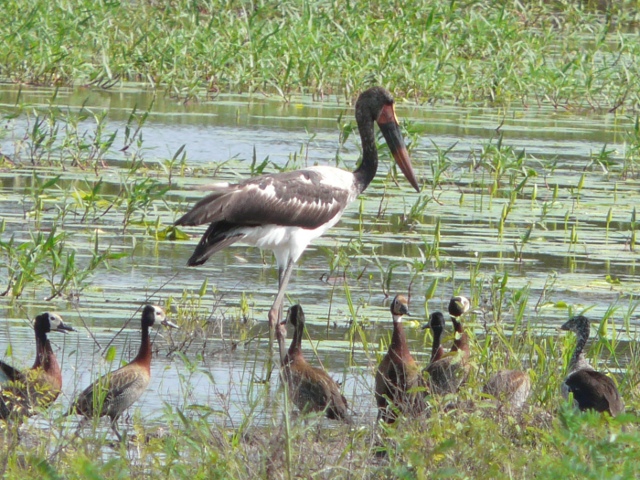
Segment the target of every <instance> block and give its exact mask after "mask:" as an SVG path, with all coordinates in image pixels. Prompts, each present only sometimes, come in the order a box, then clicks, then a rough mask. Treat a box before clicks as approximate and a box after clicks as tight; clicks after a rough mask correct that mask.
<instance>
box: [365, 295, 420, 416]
mask: <svg viewBox="0 0 640 480" xmlns="http://www.w3.org/2000/svg"><path fill="white" fill-rule="evenodd" d="M390 310H391V317H392V319H393V335H392V337H391V345H389V350H388V352H387V354H386V355H385V356H384V358H383V359H382V361H381V362H380V365H378V369H377V371H376V390H375V397H376V404H377V405H378V420H380V419H382V420H384V421H385V422H386V423H393V422H394V421H395V420H396V417H397V413H398V412H399V413H402V414H403V415H418V414H420V413H421V412H422V411H423V410H424V409H425V408H426V401H425V396H426V389H425V382H424V378H423V377H422V375H421V373H420V368H419V367H418V365H417V363H416V361H415V360H414V359H413V357H412V356H411V352H409V347H408V345H407V337H406V334H405V332H404V329H403V327H402V317H403V316H404V315H408V314H409V307H408V303H407V299H406V298H405V297H404V296H403V295H396V297H395V298H394V299H393V301H392V302H391V308H390Z"/></svg>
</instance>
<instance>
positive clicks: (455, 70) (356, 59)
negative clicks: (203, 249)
mask: <svg viewBox="0 0 640 480" xmlns="http://www.w3.org/2000/svg"><path fill="white" fill-rule="evenodd" d="M343 3H344V2H302V3H299V4H298V3H296V4H293V3H287V2H284V3H279V4H278V6H277V7H275V6H270V5H266V4H264V5H263V4H261V3H234V2H231V3H228V4H227V3H220V4H218V3H214V2H182V1H176V2H169V3H167V4H166V5H163V6H159V5H157V4H156V3H155V2H142V3H140V2H138V3H136V2H134V3H123V4H120V3H118V2H86V3H83V2H81V1H77V2H36V3H35V4H34V5H33V6H32V7H31V9H30V10H29V11H28V12H26V13H25V12H24V11H23V10H24V7H23V6H22V4H21V3H20V2H13V1H9V2H5V5H4V7H3V8H4V9H5V15H8V18H16V21H15V22H4V23H3V24H2V25H0V36H2V38H4V39H5V41H6V42H7V49H6V50H5V54H4V56H3V57H2V58H1V59H0V76H1V77H2V78H3V80H4V81H5V82H8V83H5V84H3V85H0V111H1V113H2V127H3V128H2V130H1V133H0V212H1V220H0V251H1V252H2V253H1V254H0V293H2V297H0V316H1V317H2V318H3V320H4V321H3V322H2V324H0V339H1V341H0V345H2V346H1V347H0V351H1V352H2V353H4V354H5V355H4V356H5V357H8V358H10V359H11V362H12V363H13V364H17V365H21V366H26V365H28V364H29V363H30V362H31V361H32V356H33V344H32V342H33V340H32V339H33V333H32V331H31V329H30V326H29V322H28V320H27V319H29V318H33V317H35V316H36V315H37V314H39V313H41V312H43V311H51V310H55V311H58V312H59V313H61V314H62V315H63V316H64V318H65V321H68V322H69V323H71V324H73V325H74V326H75V327H76V328H77V329H79V330H80V332H79V334H78V335H75V336H72V335H67V336H65V337H64V338H63V339H58V338H56V339H52V340H53V341H54V342H53V343H54V348H55V350H56V354H57V356H58V359H59V361H60V362H61V364H62V368H63V393H62V395H61V398H60V399H59V400H58V401H57V402H56V404H54V405H53V406H52V407H51V408H50V409H48V410H47V411H45V412H42V414H40V415H38V416H36V417H34V418H32V419H30V420H29V421H27V422H26V423H25V424H24V425H23V426H22V427H21V428H20V430H19V434H18V432H17V431H16V429H13V428H9V427H6V428H5V427H4V426H3V428H2V438H1V439H0V442H1V444H2V449H0V461H1V462H0V466H1V467H2V468H3V473H4V475H5V476H7V477H8V478H61V477H64V478H67V477H69V478H119V477H131V478H142V477H146V476H149V475H156V476H161V477H162V478H165V477H167V478H168V477H171V478H194V477H201V478H216V477H220V478H248V477H254V478H262V477H272V478H281V477H284V478H294V477H303V478H307V477H309V478H362V477H365V478H366V477H369V478H386V477H391V478H426V477H427V476H428V477H430V478H431V477H434V478H436V477H474V478H505V477H515V478H529V477H532V476H534V475H535V476H536V477H538V478H561V477H564V478H613V477H618V478H633V477H636V476H638V474H639V472H638V469H639V467H638V465H637V462H636V461H635V458H636V457H637V456H638V453H639V452H638V445H639V441H638V440H639V438H640V436H639V434H638V431H637V427H636V423H637V419H636V409H637V405H638V395H637V385H638V381H639V380H640V379H639V378H638V373H637V372H638V371H640V370H639V368H638V367H639V363H640V354H639V352H638V349H637V347H636V344H637V337H638V332H637V327H638V325H639V322H638V312H637V308H638V302H639V301H638V292H639V291H640V285H639V283H640V282H639V281H638V275H637V272H636V270H635V268H636V261H637V256H638V253H637V252H638V247H637V245H636V242H637V230H638V226H639V224H638V220H637V212H636V209H637V206H638V205H640V193H639V192H640V189H639V188H638V186H639V185H638V184H639V175H640V170H639V169H640V121H639V120H638V112H637V110H638V92H640V86H639V85H638V84H637V82H638V78H640V76H639V75H638V74H637V71H636V70H637V65H636V64H637V62H636V60H635V59H636V58H638V54H639V53H640V52H639V51H638V50H639V49H640V41H638V38H637V32H636V21H637V18H636V15H637V12H636V11H634V9H633V8H632V7H633V6H634V5H635V4H634V3H633V2H621V3H617V4H616V5H611V6H610V7H609V9H608V10H599V9H598V8H597V7H598V5H595V4H593V5H592V4H591V3H590V2H583V3H574V2H553V3H548V2H544V3H543V2H540V3H537V2H525V3H516V4H514V6H503V7H501V8H496V7H493V6H491V3H490V2H477V3H472V4H457V3H455V2H453V3H452V2H446V3H443V2H436V3H428V2H423V3H421V2H418V3H414V4H412V6H410V7H409V6H400V5H395V4H392V3H388V4H387V3H385V4H383V5H380V6H379V8H378V9H369V8H368V4H367V7H365V6H364V5H362V4H360V3H358V2H347V3H344V5H343ZM107 25H109V27H106V26H107ZM292 39H296V41H295V42H293V41H292ZM362 45H367V46H368V47H367V48H362ZM35 46H37V48H35ZM372 83H383V84H384V85H385V86H387V87H388V88H389V89H390V90H391V91H393V92H394V93H395V95H396V99H397V107H396V108H397V114H398V117H399V118H400V119H401V121H402V125H403V129H404V134H405V139H407V140H408V143H409V149H410V153H411V155H412V159H413V162H414V168H415V169H416V171H417V173H418V176H419V181H420V182H421V183H422V185H423V189H422V192H421V193H419V194H418V193H415V192H413V191H412V190H410V188H409V187H408V186H407V185H405V184H403V182H402V180H401V177H399V178H398V182H397V183H396V177H397V176H398V175H397V173H398V172H396V171H395V169H394V168H393V167H391V165H392V162H391V161H390V159H389V157H388V153H387V152H388V150H383V149H381V152H382V153H383V157H382V159H381V160H382V163H381V166H380V168H379V171H378V175H377V177H376V179H375V180H374V182H373V183H372V185H371V186H370V187H369V189H368V190H367V191H366V193H365V195H363V196H362V197H361V199H360V200H359V202H358V204H357V205H353V206H352V207H351V208H350V209H349V210H348V211H347V212H346V213H345V215H344V217H343V218H342V220H341V222H340V223H339V224H338V225H337V226H336V227H334V228H332V229H331V230H330V231H329V232H328V233H327V234H325V235H324V236H323V237H322V238H320V239H319V240H318V241H316V242H314V244H313V245H312V248H310V249H308V250H307V252H306V253H305V254H304V256H303V257H302V260H301V265H300V268H298V269H297V271H296V274H295V276H294V278H292V281H291V284H290V287H289V291H288V293H289V296H288V303H289V304H293V303H296V302H300V303H301V304H302V306H303V307H304V310H305V313H306V324H307V331H308V334H309V336H308V338H306V339H305V340H304V342H303V346H304V350H305V352H307V355H308V357H307V359H308V360H309V361H310V362H311V363H312V364H315V365H317V364H319V363H320V362H322V364H323V365H324V366H325V368H327V370H329V372H330V373H331V374H332V376H333V377H334V378H335V379H336V380H338V381H339V382H340V383H341V385H342V390H343V393H344V395H345V397H346V398H347V399H348V401H349V402H350V404H352V405H354V407H353V409H354V412H353V414H354V415H353V416H354V422H355V426H354V427H347V426H342V425H336V424H335V423H331V422H329V421H328V420H326V419H323V418H322V417H321V416H317V417H316V416H311V417H307V419H306V421H302V419H300V418H298V417H297V416H296V415H295V411H293V410H292V408H293V407H292V406H291V405H289V404H288V403H287V402H286V401H284V399H283V390H282V389H280V388H278V385H277V379H274V378H272V379H271V381H270V382H264V365H265V361H266V341H267V338H268V333H267V324H266V312H267V310H268V308H269V306H270V304H271V301H272V298H273V297H272V296H273V294H274V293H275V285H276V283H277V282H276V273H275V268H274V261H273V258H272V257H271V256H270V255H261V254H260V252H259V251H258V250H256V249H251V248H245V247H242V246H238V247H234V248H231V249H227V250H225V251H223V252H220V253H218V254H216V256H215V257H214V258H213V259H212V260H211V261H210V262H209V263H208V264H207V265H206V266H204V267H199V268H197V269H193V268H187V267H186V266H185V262H186V259H187V258H188V257H189V255H190V254H191V252H192V250H193V247H194V245H195V243H196V242H197V240H198V238H199V236H200V234H201V233H202V230H201V229H176V228H174V227H172V224H173V222H174V221H175V220H176V218H178V217H179V216H180V215H181V214H182V213H184V212H185V211H186V209H187V208H188V207H189V206H190V205H192V204H193V202H194V201H196V200H198V199H199V198H200V197H201V196H202V195H203V193H202V192H201V191H197V190H194V187H197V186H202V185H206V184H208V183H211V182H212V181H236V180H238V179H241V178H246V177H248V176H251V175H257V174H260V173H262V172H273V171H280V170H288V169H294V168H299V167H301V166H305V165H313V164H316V163H317V164H330V165H337V166H340V167H341V168H345V169H347V170H352V169H353V167H354V165H355V163H356V161H357V159H358V157H359V144H358V142H357V140H356V137H357V135H356V134H355V133H356V132H354V128H355V123H354V122H353V121H352V120H351V119H352V117H353V110H352V107H351V105H350V103H349V102H350V101H351V100H352V99H353V97H354V96H355V95H356V94H357V93H358V91H360V90H361V89H362V88H363V87H365V86H368V85H370V84H372ZM380 141H381V140H380ZM384 155H387V156H386V157H385V156H384ZM396 293H404V294H406V295H407V296H408V297H409V299H410V310H411V314H412V317H411V318H412V319H414V320H415V321H416V322H415V323H416V325H415V328H411V325H410V324H409V326H405V329H406V330H407V333H408V337H409V343H410V348H411V351H412V354H413V355H414V356H415V358H416V360H417V361H418V362H419V363H420V364H425V363H426V362H427V361H428V358H429V354H428V352H429V350H430V346H431V338H430V335H429V334H428V333H425V332H424V331H422V330H420V329H419V328H418V326H419V324H421V323H423V322H425V321H426V318H427V316H428V314H429V313H431V312H433V311H435V310H444V309H445V307H446V304H447V303H448V301H449V298H450V297H451V295H452V294H454V293H455V294H458V293H460V294H464V295H466V296H468V297H469V298H470V299H471V301H472V304H473V306H474V309H475V310H476V311H477V313H476V314H474V315H473V316H471V317H470V318H468V319H467V323H466V327H467V331H468V332H469V333H470V335H471V343H472V345H471V362H472V369H471V373H470V377H469V379H468V382H467V384H466V387H465V388H463V389H461V391H460V394H459V396H458V398H459V400H460V402H461V406H460V408H458V409H455V410H448V409H447V408H446V406H447V403H448V402H449V400H450V399H433V400H432V401H431V402H430V403H431V411H430V412H431V414H430V415H429V416H427V415H425V416H423V417H420V418H419V419H418V420H407V421H405V420H402V419H401V420H399V421H398V422H396V423H395V424H393V425H391V426H384V427H381V426H377V425H376V424H375V416H376V411H375V405H374V395H373V378H374V372H375V367H376V365H377V363H378V362H379V361H380V359H381V358H382V356H383V355H384V353H385V352H386V349H387V346H388V342H389V339H390V332H391V319H390V317H389V305H388V302H389V300H390V297H393V295H394V294H396ZM145 302H154V303H160V304H162V305H163V306H164V307H165V309H166V310H167V312H168V313H169V314H170V317H171V320H172V321H174V322H175V323H177V324H179V325H180V327H181V328H180V330H179V331H172V332H160V333H159V334H158V335H157V336H156V337H155V338H154V345H155V352H154V354H155V358H154V364H153V365H152V383H151V386H150V388H149V391H148V392H147V394H146V395H145V396H143V398H142V399H141V401H140V403H139V404H138V406H137V407H134V408H133V409H132V410H131V411H130V412H129V413H130V415H129V416H128V417H126V418H124V419H123V422H124V424H125V425H124V426H123V427H122V428H121V431H126V432H127V434H126V439H125V440H124V441H123V442H121V443H118V442H115V443H114V438H113V436H112V435H111V433H110V429H109V426H108V424H107V423H105V422H102V423H101V422H99V421H96V422H95V423H93V424H92V425H88V426H85V427H83V429H82V430H81V431H79V432H76V429H77V422H76V421H74V420H73V419H69V418H65V417H63V413H64V412H65V411H66V409H67V408H68V406H69V404H70V403H71V401H72V399H73V398H74V397H75V396H76V395H77V394H78V393H79V392H80V391H81V390H82V389H83V388H84V387H85V386H86V385H88V384H89V383H90V381H91V380H92V379H95V378H97V377H98V376H99V375H100V374H103V373H105V372H106V371H108V370H113V369H114V368H115V367H117V366H119V365H120V364H121V363H122V362H126V361H128V360H130V359H131V358H133V356H134V355H135V351H136V349H137V345H138V341H139V333H138V330H137V329H136V323H137V322H136V320H135V319H137V318H138V316H137V314H136V308H137V307H138V306H139V305H140V304H142V303H145ZM579 313H584V314H585V315H587V316H588V317H589V318H591V319H592V320H593V323H592V338H593V340H592V341H591V342H590V344H589V346H588V356H589V358H590V359H591V361H592V363H594V364H597V365H598V366H599V369H600V370H601V371H605V372H608V373H609V374H610V375H611V376H612V377H613V378H614V379H615V381H616V383H617V385H618V387H619V389H620V391H621V394H622V396H623V398H624V400H625V404H626V406H627V413H626V414H624V415H620V416H618V417H616V418H615V419H609V418H604V417H602V416H600V415H597V414H592V413H586V414H580V413H578V412H576V411H575V410H574V409H573V408H571V407H570V406H568V405H567V404H566V403H565V402H564V401H563V400H562V398H561V396H560V391H559V385H560V382H561V381H562V379H563V378H564V375H565V373H566V367H567V363H568V360H569V356H570V351H571V347H572V342H573V339H572V338H570V337H569V336H567V335H563V334H561V333H559V332H558V330H557V329H558V327H559V326H560V325H562V323H564V321H566V320H567V318H568V317H569V316H570V315H574V314H579ZM130 320H131V323H129V321H130ZM290 333H291V332H290ZM594 334H595V335H594ZM444 341H445V342H448V343H450V342H451V336H450V335H449V336H448V337H445V339H444ZM503 368H517V369H524V370H526V371H528V373H529V374H530V376H531V379H532V385H533V391H532V394H531V397H530V399H529V401H528V403H527V405H526V406H525V408H524V409H523V410H522V412H519V413H517V414H516V413H513V412H507V411H503V410H501V409H496V407H495V405H494V403H493V402H492V400H491V399H489V398H484V397H482V395H481V393H480V392H481V390H482V385H483V384H484V382H485V381H486V379H487V378H488V377H489V376H490V375H491V373H493V372H495V371H497V370H499V369H503ZM380 452H383V453H384V455H381V454H380ZM376 453H378V454H377V455H376Z"/></svg>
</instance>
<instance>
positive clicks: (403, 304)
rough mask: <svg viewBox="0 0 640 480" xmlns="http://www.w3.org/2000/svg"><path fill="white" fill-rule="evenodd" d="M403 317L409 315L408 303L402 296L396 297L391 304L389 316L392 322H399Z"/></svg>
mask: <svg viewBox="0 0 640 480" xmlns="http://www.w3.org/2000/svg"><path fill="white" fill-rule="evenodd" d="M403 315H409V302H408V301H407V299H406V298H405V297H404V296H403V295H396V296H395V298H394V299H393V301H392V302H391V316H392V317H393V321H394V322H401V321H402V316H403Z"/></svg>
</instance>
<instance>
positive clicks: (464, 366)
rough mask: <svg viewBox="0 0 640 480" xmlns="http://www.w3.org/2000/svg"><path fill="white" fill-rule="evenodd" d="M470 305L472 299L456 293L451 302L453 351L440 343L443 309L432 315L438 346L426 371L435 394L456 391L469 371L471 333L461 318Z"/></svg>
mask: <svg viewBox="0 0 640 480" xmlns="http://www.w3.org/2000/svg"><path fill="white" fill-rule="evenodd" d="M469 307H470V303H469V300H468V299H467V298H465V297H453V298H452V299H451V301H450V302H449V315H450V316H451V322H452V323H453V328H454V332H455V333H454V334H455V337H454V340H453V346H452V347H451V351H450V352H449V353H447V354H444V353H443V350H441V347H440V337H441V335H442V332H443V331H444V327H445V324H444V323H445V322H444V317H443V316H442V314H441V313H440V312H435V313H433V314H432V315H431V317H430V319H429V324H428V325H427V326H428V327H430V328H431V330H432V332H433V337H434V343H436V342H437V347H438V348H437V350H436V349H435V348H433V349H432V359H431V362H430V363H429V365H428V366H427V367H426V368H425V369H424V371H425V372H426V373H428V374H429V377H428V379H427V386H428V387H429V391H430V392H431V393H433V394H435V395H446V394H449V393H456V392H457V391H458V390H459V388H460V385H462V383H463V382H464V381H465V380H466V378H467V376H468V375H469V368H470V365H469V336H468V335H467V333H466V332H465V331H464V327H463V326H462V323H461V322H460V320H459V318H460V317H461V316H462V315H464V314H465V313H466V312H467V311H468V310H469ZM434 347H435V345H434Z"/></svg>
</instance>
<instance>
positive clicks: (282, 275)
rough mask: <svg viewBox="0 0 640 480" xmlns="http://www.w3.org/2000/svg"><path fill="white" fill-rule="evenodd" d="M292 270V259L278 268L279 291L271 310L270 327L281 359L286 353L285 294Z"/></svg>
mask: <svg viewBox="0 0 640 480" xmlns="http://www.w3.org/2000/svg"><path fill="white" fill-rule="evenodd" d="M292 271H293V262H292V261H291V260H289V261H288V262H287V266H286V267H285V268H284V269H282V268H279V269H278V284H279V288H278V293H277V294H276V299H275V300H274V301H273V305H272V306H271V309H270V310H269V329H270V331H271V332H273V333H275V336H276V340H277V341H278V350H279V353H280V359H281V360H282V359H283V358H284V355H285V346H284V341H285V338H286V335H287V330H286V327H285V326H284V325H283V324H282V313H283V306H284V294H285V292H286V291H287V285H288V284H289V279H290V278H291V272H292Z"/></svg>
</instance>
